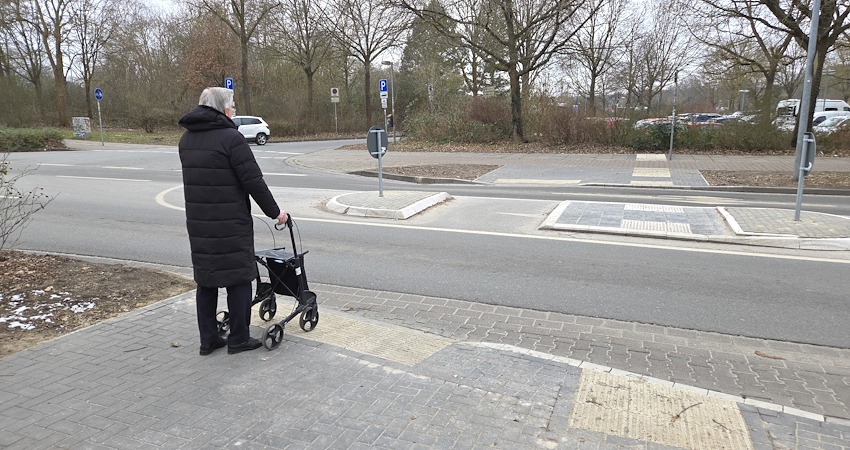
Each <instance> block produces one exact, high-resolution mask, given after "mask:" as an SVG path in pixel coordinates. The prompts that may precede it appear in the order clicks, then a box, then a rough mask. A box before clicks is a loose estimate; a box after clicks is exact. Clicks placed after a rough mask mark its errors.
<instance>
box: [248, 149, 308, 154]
mask: <svg viewBox="0 0 850 450" xmlns="http://www.w3.org/2000/svg"><path fill="white" fill-rule="evenodd" d="M259 152H262V153H275V154H278V155H303V154H304V153H296V152H277V151H274V150H254V153H259Z"/></svg>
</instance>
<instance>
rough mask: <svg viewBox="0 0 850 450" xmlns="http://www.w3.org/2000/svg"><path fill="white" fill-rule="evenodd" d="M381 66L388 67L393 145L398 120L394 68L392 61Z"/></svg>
mask: <svg viewBox="0 0 850 450" xmlns="http://www.w3.org/2000/svg"><path fill="white" fill-rule="evenodd" d="M381 65H382V66H390V101H392V104H391V105H390V111H392V113H391V114H392V115H393V144H395V121H396V120H398V118H397V117H396V116H395V82H394V81H393V74H394V72H395V68H394V67H393V62H392V61H381ZM393 148H395V147H393Z"/></svg>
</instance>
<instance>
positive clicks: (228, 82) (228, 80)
mask: <svg viewBox="0 0 850 450" xmlns="http://www.w3.org/2000/svg"><path fill="white" fill-rule="evenodd" d="M224 87H226V88H227V89H230V90H231V91H232V90H233V78H225V79H224Z"/></svg>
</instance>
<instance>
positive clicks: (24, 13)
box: [4, 1, 46, 118]
mask: <svg viewBox="0 0 850 450" xmlns="http://www.w3.org/2000/svg"><path fill="white" fill-rule="evenodd" d="M9 6H10V7H11V8H10V10H9V11H7V13H8V17H9V18H10V20H9V22H8V23H7V24H6V26H5V27H4V36H5V38H4V40H5V41H6V45H7V51H6V54H7V58H8V62H9V66H10V68H11V69H12V70H13V71H14V72H15V73H17V74H18V76H20V77H21V78H23V79H24V80H27V81H28V82H30V83H31V84H32V85H33V88H34V89H35V98H36V102H37V103H38V112H39V115H40V116H41V117H42V118H44V115H45V114H44V85H43V84H42V74H43V73H44V59H45V58H46V54H45V51H44V43H43V41H42V40H41V37H40V35H39V33H38V30H37V29H36V28H35V27H33V25H32V23H30V22H28V21H26V20H24V17H28V16H29V15H30V14H31V13H32V11H30V10H28V9H26V8H27V6H29V5H26V4H22V2H20V1H16V2H14V3H13V4H10V5H9Z"/></svg>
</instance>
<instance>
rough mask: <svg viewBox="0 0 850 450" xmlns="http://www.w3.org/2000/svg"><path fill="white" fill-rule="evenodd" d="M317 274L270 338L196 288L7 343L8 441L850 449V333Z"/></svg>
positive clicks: (2, 388)
mask: <svg viewBox="0 0 850 450" xmlns="http://www.w3.org/2000/svg"><path fill="white" fill-rule="evenodd" d="M313 287H314V289H315V291H316V292H317V294H318V297H319V305H320V306H319V308H320V311H321V316H320V321H319V323H318V324H317V327H316V329H315V330H314V331H312V332H310V333H305V332H303V331H301V330H300V329H299V328H298V327H297V325H295V324H296V323H297V321H294V322H292V323H291V324H290V326H289V327H287V328H286V334H285V336H284V339H283V341H282V343H281V345H280V346H279V347H278V348H277V349H275V350H273V351H267V350H265V349H259V350H256V351H253V352H246V353H241V354H238V355H228V354H227V353H226V351H225V350H218V351H216V352H215V353H213V354H212V355H210V356H199V355H198V347H197V330H196V328H195V326H194V323H195V322H194V320H195V317H194V301H193V298H194V295H193V293H192V292H190V293H187V294H184V295H181V296H178V297H174V298H172V299H168V300H166V301H163V302H160V303H158V304H155V305H152V306H149V307H146V308H144V309H141V310H137V311H134V312H132V313H129V314H127V315H125V316H122V317H120V318H117V319H113V320H110V321H107V322H102V323H100V324H97V325H95V326H93V327H90V328H87V329H84V330H81V331H78V332H76V333H72V334H69V335H66V336H63V337H61V338H59V339H56V340H54V341H51V342H49V343H47V344H45V345H42V346H39V347H36V348H34V349H31V350H27V351H23V352H20V353H17V354H14V355H11V356H9V357H7V358H5V359H3V361H2V364H1V365H0V401H2V404H3V408H2V409H0V431H2V433H0V447H3V448H7V449H24V448H26V449H29V448H93V449H100V448H103V449H107V448H109V449H117V448H134V449H135V448H140V449H143V448H151V449H153V448H213V447H215V448H248V449H253V448H299V449H300V448H334V449H336V448H352V449H357V448H363V449H366V448H394V449H395V448H411V449H416V448H423V449H425V448H463V449H466V448H485V447H487V448H547V449H548V448H612V449H613V448H640V449H656V448H686V449H709V448H711V449H714V448H728V449H750V448H759V449H762V448H763V449H768V448H800V449H822V448H835V449H847V448H850V413H848V409H847V406H848V405H850V392H847V390H846V385H843V386H842V385H841V382H840V381H838V380H840V379H841V376H840V375H837V374H839V373H843V376H844V379H846V378H847V377H848V376H850V373H848V368H847V365H846V363H847V361H848V360H850V353H848V352H849V351H848V350H838V349H826V348H821V347H813V346H804V345H789V344H785V343H781V342H772V341H761V340H754V339H742V338H734V337H726V336H722V335H716V334H711V333H703V332H692V331H687V330H676V329H671V328H663V327H653V326H637V327H636V326H635V324H625V323H613V322H612V321H606V320H599V319H590V318H582V317H577V316H567V315H561V314H550V313H541V312H534V311H527V310H519V309H513V308H504V307H492V306H487V305H482V304H475V303H469V302H460V301H456V300H451V299H438V298H423V297H421V296H412V295H405V294H395V293H389V292H379V291H364V290H356V289H349V288H342V287H336V286H328V285H314V286H313ZM221 300H222V303H223V298H222V299H221ZM284 301H285V300H284V299H279V302H280V303H279V308H280V311H279V315H280V316H283V312H284V310H285V309H286V308H284ZM377 317H380V318H381V319H382V320H378V319H377ZM253 320H254V325H257V326H258V327H254V328H252V334H254V335H255V336H259V335H260V334H261V333H262V329H264V328H265V327H266V326H267V324H265V323H262V322H260V320H259V318H258V314H256V313H255V314H254V316H253ZM271 323H274V322H271ZM629 326H630V327H631V329H632V330H633V331H632V334H630V335H629V338H625V337H620V338H616V337H614V335H613V334H612V332H613V330H616V329H617V328H618V327H622V328H627V327H629ZM260 327H262V328H260ZM573 329H581V330H583V333H582V334H583V335H584V336H585V337H583V338H582V339H581V340H578V341H575V343H574V344H573V345H571V346H570V348H569V349H567V348H566V347H560V346H559V344H558V342H562V343H564V342H568V341H569V339H567V338H566V336H568V335H571V334H572V331H571V330H573ZM510 330H515V331H510ZM558 336H562V337H561V338H559V337H558ZM621 336H624V335H621ZM639 336H644V338H643V340H642V341H641V340H639V339H640V337H639ZM624 339H625V340H631V341H633V342H631V343H630V344H631V345H628V347H627V346H626V345H625V341H624ZM685 342H688V344H685ZM753 348H757V349H760V350H759V351H756V352H755V354H754V353H753V350H752V349H753ZM701 349H702V350H701ZM707 349H714V350H710V351H709V350H707ZM700 353H702V354H704V355H705V356H704V357H703V358H702V361H703V362H699V359H700V358H696V357H695V355H698V354H700ZM688 354H690V355H693V356H691V357H690V358H688V357H686V356H684V355H688ZM760 354H761V355H764V356H758V355H760ZM636 357H638V358H636ZM683 357H684V359H683ZM629 361H631V362H629ZM640 361H643V363H641V362H640ZM723 361H726V363H725V364H724V363H723ZM615 365H619V366H621V367H626V368H631V370H629V371H624V370H622V369H614V368H612V367H613V366H615ZM723 366H726V367H728V368H727V369H723ZM653 367H656V368H655V369H653ZM659 367H660V368H662V370H660V371H659V370H658V368H659ZM711 367H714V368H716V369H719V370H716V371H715V370H714V369H711ZM730 368H731V371H729V369H730ZM670 370H672V371H673V373H672V374H671V373H670ZM706 370H708V372H713V373H708V372H706ZM724 370H725V371H726V372H727V375H725V376H724V375H722V373H723V372H724ZM771 370H784V371H786V372H793V373H795V374H796V375H795V377H800V381H794V378H795V377H791V376H787V375H784V378H785V380H786V384H787V386H786V389H787V390H786V392H785V393H784V394H783V393H782V391H781V390H776V389H775V388H774V387H771V386H772V385H773V384H775V383H772V382H771V381H770V376H769V373H770V371H771ZM824 371H825V372H824ZM786 372H783V373H786ZM641 373H643V374H641ZM703 373H704V375H701V374H703ZM747 373H750V374H752V375H746V374H747ZM819 373H820V374H824V373H825V374H836V375H832V376H828V375H818V374H819ZM692 377H694V378H692ZM817 379H820V380H822V381H821V383H823V386H821V387H814V383H815V381H816V380H817ZM668 380H669V381H668ZM688 380H691V381H688ZM708 380H714V381H713V382H709V381H708ZM836 382H837V383H838V384H836ZM706 383H708V384H706ZM795 383H796V384H795ZM759 385H761V387H759ZM697 386H699V387H697ZM795 386H797V387H795ZM807 386H811V388H809V387H807ZM823 389H827V391H823ZM830 389H832V390H830ZM842 389H843V390H842ZM805 392H811V394H810V395H811V397H809V398H810V399H811V400H806V397H805V395H804V393H805ZM827 392H830V393H829V394H827ZM827 398H832V400H831V401H832V402H836V401H837V402H839V403H835V404H832V406H830V405H831V404H830V403H828V402H829V401H827V400H826V399H827ZM806 405H808V406H806Z"/></svg>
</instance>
